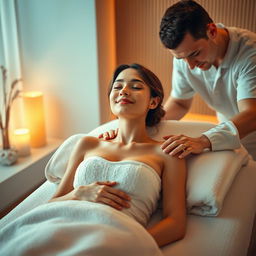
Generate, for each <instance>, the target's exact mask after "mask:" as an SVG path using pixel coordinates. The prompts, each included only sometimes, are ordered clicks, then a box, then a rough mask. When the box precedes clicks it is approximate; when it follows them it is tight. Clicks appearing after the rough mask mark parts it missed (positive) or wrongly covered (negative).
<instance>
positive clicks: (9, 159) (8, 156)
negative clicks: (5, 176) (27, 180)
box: [0, 148, 18, 165]
mask: <svg viewBox="0 0 256 256" xmlns="http://www.w3.org/2000/svg"><path fill="white" fill-rule="evenodd" d="M17 159H18V152H17V151H16V150H14V149H12V148H9V149H0V164H1V165H12V164H14V163H15V162H16V161H17Z"/></svg>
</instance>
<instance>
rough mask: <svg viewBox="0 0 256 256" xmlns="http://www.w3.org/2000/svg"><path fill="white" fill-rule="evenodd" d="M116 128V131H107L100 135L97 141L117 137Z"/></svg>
mask: <svg viewBox="0 0 256 256" xmlns="http://www.w3.org/2000/svg"><path fill="white" fill-rule="evenodd" d="M117 133H118V128H117V129H116V130H109V131H108V132H104V133H101V134H100V135H99V137H98V138H99V139H104V140H111V139H114V138H115V137H116V136H117Z"/></svg>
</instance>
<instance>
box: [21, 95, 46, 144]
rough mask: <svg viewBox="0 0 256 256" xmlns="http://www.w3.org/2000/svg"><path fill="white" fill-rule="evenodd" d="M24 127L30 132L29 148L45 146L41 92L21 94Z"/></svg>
mask: <svg viewBox="0 0 256 256" xmlns="http://www.w3.org/2000/svg"><path fill="white" fill-rule="evenodd" d="M23 100H24V107H25V119H26V125H27V127H28V129H29V131H30V145H31V147H35V148H36V147H42V146H44V145H45V144H46V132H45V119H44V106H43V94H42V93H41V92H26V93H23Z"/></svg>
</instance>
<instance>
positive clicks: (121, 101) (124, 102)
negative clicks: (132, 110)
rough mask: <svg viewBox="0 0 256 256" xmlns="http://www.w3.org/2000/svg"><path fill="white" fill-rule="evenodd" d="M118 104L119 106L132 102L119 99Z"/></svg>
mask: <svg viewBox="0 0 256 256" xmlns="http://www.w3.org/2000/svg"><path fill="white" fill-rule="evenodd" d="M118 103H120V104H132V103H133V102H132V101H131V100H128V99H121V100H119V101H118Z"/></svg>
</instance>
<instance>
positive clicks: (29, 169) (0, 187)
mask: <svg viewBox="0 0 256 256" xmlns="http://www.w3.org/2000/svg"><path fill="white" fill-rule="evenodd" d="M61 143H62V140H60V139H48V143H47V145H46V146H45V147H41V148H33V149H32V150H31V155H30V156H27V157H20V158H19V159H18V161H17V162H16V163H15V164H13V165H11V166H2V165H0V194H1V200H0V211H2V210H4V209H6V208H7V207H8V206H9V205H11V204H13V203H14V202H16V201H17V200H18V199H20V197H22V196H23V195H25V194H26V193H28V192H29V191H31V190H32V189H33V188H35V187H36V186H38V185H39V184H41V183H42V182H43V181H44V180H45V175H44V168H45V165H46V163H47V162H48V161H49V159H50V157H51V156H52V154H53V153H54V152H55V150H56V149H57V148H58V147H59V146H60V144H61Z"/></svg>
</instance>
